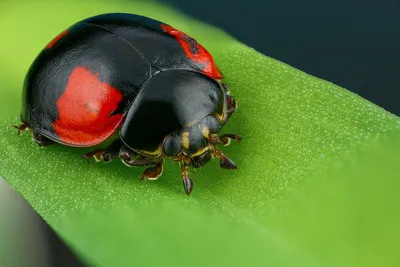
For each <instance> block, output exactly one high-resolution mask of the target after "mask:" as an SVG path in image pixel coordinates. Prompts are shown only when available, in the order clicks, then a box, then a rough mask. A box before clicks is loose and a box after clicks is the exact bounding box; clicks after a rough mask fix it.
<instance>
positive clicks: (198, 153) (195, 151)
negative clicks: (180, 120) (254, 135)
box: [162, 115, 241, 169]
mask: <svg viewBox="0 0 400 267" xmlns="http://www.w3.org/2000/svg"><path fill="white" fill-rule="evenodd" d="M221 127H222V125H221V123H220V122H219V121H218V119H217V118H216V117H215V116H214V115H208V116H206V117H205V118H203V119H202V120H200V121H199V122H197V123H196V124H194V125H191V126H189V127H187V128H184V129H183V130H182V131H180V132H179V133H174V134H171V135H170V136H168V137H167V138H166V139H165V141H164V143H163V147H162V149H163V154H164V155H165V156H166V157H168V158H171V159H172V160H174V161H179V162H181V163H183V165H186V166H190V167H192V168H200V167H202V166H204V165H206V164H207V163H208V162H209V161H210V160H211V159H212V158H213V157H216V158H218V159H219V160H220V166H221V168H224V169H236V168H237V167H236V164H235V163H234V162H233V161H232V160H230V159H229V158H228V157H227V156H225V155H224V154H223V153H222V151H221V150H220V149H219V148H218V145H224V146H227V145H229V144H230V140H231V139H235V140H237V141H238V142H240V140H241V137H240V136H238V135H234V134H227V135H222V136H219V135H218V132H219V130H220V129H221Z"/></svg>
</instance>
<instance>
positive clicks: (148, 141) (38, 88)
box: [21, 13, 223, 149]
mask: <svg viewBox="0 0 400 267" xmlns="http://www.w3.org/2000/svg"><path fill="white" fill-rule="evenodd" d="M162 25H167V24H165V23H162V22H160V21H157V20H153V19H150V18H146V17H142V16H138V15H133V14H123V13H113V14H104V15H99V16H95V17H91V18H87V19H85V20H82V21H79V22H77V23H75V24H74V25H72V26H71V27H69V28H68V33H67V34H66V35H65V36H63V37H62V38H61V39H60V40H58V41H57V42H56V43H55V44H54V45H53V46H52V47H51V48H49V49H44V50H43V51H42V52H41V53H40V54H39V55H38V56H37V58H36V59H35V61H34V62H33V63H32V65H31V67H30V69H29V71H28V73H27V75H26V79H25V83H24V88H23V108H22V112H21V119H22V121H23V122H24V123H26V124H27V125H29V126H30V128H32V129H33V130H34V131H35V132H37V133H40V134H41V135H43V136H45V137H47V138H49V139H51V140H53V141H56V142H59V143H64V144H66V145H70V146H83V147H84V146H92V145H96V144H98V143H101V142H102V141H105V140H100V139H99V142H97V143H94V142H92V143H90V144H89V143H85V142H80V141H79V142H78V141H77V142H75V143H73V142H69V143H68V142H66V141H62V137H61V136H60V134H59V133H58V132H57V131H55V129H54V122H55V121H56V120H57V119H58V118H59V109H58V107H57V100H59V99H60V97H61V96H62V95H63V93H64V92H65V88H66V85H67V82H68V79H69V75H70V74H71V72H72V71H73V70H74V69H75V68H77V67H79V66H85V67H86V68H88V69H89V70H90V71H91V72H92V73H95V74H96V75H97V77H98V79H99V80H100V81H102V82H105V83H107V84H110V85H111V86H112V87H114V88H117V89H118V90H119V91H120V92H121V93H122V95H123V100H122V101H120V103H119V107H118V108H117V109H115V110H114V111H113V112H112V113H111V114H110V116H111V115H115V114H126V113H127V112H128V110H129V107H130V105H131V104H132V103H133V102H135V99H136V97H137V96H138V94H139V93H140V92H141V90H142V88H143V86H144V85H145V84H146V83H148V84H147V85H146V86H147V87H146V88H147V89H146V90H144V91H143V93H141V96H140V99H143V100H139V99H137V100H139V102H137V103H136V102H135V104H134V106H133V107H132V110H131V111H130V112H129V113H128V118H127V120H126V121H125V124H124V126H123V127H122V138H123V139H124V140H126V143H127V144H128V145H129V144H131V145H132V146H140V148H144V149H151V148H153V147H154V146H155V145H156V143H157V142H159V141H160V135H161V133H162V134H165V133H167V132H168V131H170V130H176V129H177V128H179V127H182V126H183V125H184V124H185V123H187V122H189V121H193V120H195V119H197V118H198V117H199V116H200V117H201V116H203V115H204V114H206V113H209V112H213V111H215V110H220V109H221V108H222V106H221V101H222V100H221V99H223V93H221V92H218V90H220V85H219V83H217V82H216V81H215V80H214V79H212V78H208V77H207V75H205V74H204V64H202V63H200V62H197V61H194V60H192V59H191V58H190V57H188V56H187V55H186V54H185V51H184V49H183V47H182V44H181V43H179V42H178V40H177V39H176V37H175V36H173V35H171V34H169V33H167V32H165V30H163V28H162ZM187 45H188V46H189V47H190V49H191V51H192V52H196V51H198V46H197V43H196V42H195V41H194V40H192V39H190V40H188V42H187ZM196 49H197V50H196ZM212 64H214V63H213V62H212ZM164 72H165V74H164ZM180 73H181V74H180ZM153 76H154V77H153ZM170 76H171V77H170ZM152 77H153V78H152ZM163 77H164V78H163ZM168 83H169V85H167V84H168ZM156 84H157V86H156ZM183 84H185V85H186V87H187V88H183V87H182V85H183ZM158 85H160V86H161V85H163V87H158ZM172 87H174V88H172ZM163 88H164V89H165V90H163ZM189 89H190V90H191V91H190V92H189V91H185V90H189ZM93 94H94V95H95V94H96V92H93ZM168 94H173V95H175V96H176V97H177V98H176V99H172V98H170V99H168V101H169V104H170V105H171V106H170V108H171V107H172V106H173V105H175V104H179V105H180V106H181V107H182V108H183V109H182V110H181V111H180V112H181V113H176V112H175V113H174V114H169V113H168V112H167V109H168V108H167V107H166V106H165V107H156V108H155V110H157V114H156V113H151V114H148V115H146V117H138V115H137V114H139V113H138V112H139V111H138V110H140V112H142V111H143V110H144V109H145V107H148V106H149V105H156V103H157V99H159V98H160V97H161V96H166V95H168ZM211 95H219V96H218V97H221V96H222V98H221V99H220V98H218V99H217V100H212V101H211V102H210V100H209V98H207V97H209V96H211ZM169 96H170V97H172V95H169ZM150 99H154V102H153V103H152V104H151V103H149V102H148V101H149V100H150ZM166 99H167V98H164V97H163V100H166ZM140 101H144V102H143V103H142V102H140ZM168 101H167V102H168ZM183 103H185V105H186V106H185V105H183ZM213 105H214V106H213ZM183 106H185V107H183ZM187 112H189V113H187ZM190 112H191V113H190ZM140 114H141V113H140ZM189 114H191V115H189ZM174 116H176V117H174ZM71 120H72V119H71ZM174 120H175V121H174ZM148 121H151V122H153V123H154V124H153V126H151V124H149V122H148ZM166 122H168V123H166ZM157 123H161V124H159V126H157V127H158V128H160V127H161V128H162V129H161V130H157V129H155V128H154V126H155V125H157ZM163 123H164V124H165V123H166V124H167V126H161V125H164V124H163ZM131 125H133V126H131ZM78 126H79V125H78ZM95 126H96V125H88V126H87V127H95ZM152 127H153V128H152ZM84 129H85V126H84V125H82V126H81V130H82V131H83V130H84ZM78 130H79V129H78ZM115 130H117V126H116V129H115ZM152 130H155V132H156V133H154V134H149V131H150V132H151V131H152ZM143 132H147V135H143ZM133 136H134V137H135V138H133ZM136 138H138V139H136ZM134 139H135V140H134ZM139 144H140V145H139Z"/></svg>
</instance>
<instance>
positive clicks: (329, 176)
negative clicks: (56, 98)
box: [0, 1, 400, 267]
mask: <svg viewBox="0 0 400 267" xmlns="http://www.w3.org/2000/svg"><path fill="white" fill-rule="evenodd" d="M121 11H122V12H131V13H138V14H142V15H146V16H151V17H154V18H156V19H159V20H162V21H165V22H167V23H169V24H171V25H173V26H175V27H177V28H180V29H182V30H183V31H185V32H187V33H189V34H190V35H192V36H193V37H195V38H196V39H197V40H198V41H200V42H201V43H203V44H204V45H205V47H206V48H207V49H209V50H210V51H211V52H212V54H213V55H214V57H215V59H216V61H217V63H218V65H219V66H220V67H221V70H222V71H223V73H224V74H225V75H226V82H227V83H228V84H229V85H230V88H231V92H232V94H233V95H234V96H235V98H236V99H237V101H238V104H239V108H238V110H237V112H236V113H235V114H234V115H233V117H232V119H231V120H230V121H229V123H228V124H227V125H226V126H225V128H224V130H223V131H224V132H226V133H238V134H241V135H242V136H243V142H242V144H240V145H237V144H232V145H231V146H230V147H227V148H225V149H224V151H225V152H226V154H228V155H229V156H230V157H231V158H232V159H233V160H234V161H235V162H236V163H237V164H238V166H239V169H238V170H237V171H225V170H221V169H220V168H219V166H218V162H216V161H213V162H211V163H209V164H208V165H207V166H206V167H204V168H202V169H199V170H197V171H193V174H192V178H193V179H194V181H195V188H194V191H193V193H192V195H190V196H189V197H188V196H186V195H185V194H184V193H183V188H182V184H181V180H180V174H179V168H178V166H177V165H176V164H172V163H170V162H169V163H168V164H167V166H166V168H165V172H164V174H163V176H162V177H161V178H160V179H159V180H157V181H152V182H146V183H140V182H139V180H138V177H139V176H140V174H141V172H142V169H140V168H137V169H136V168H127V167H125V166H124V165H123V164H122V163H120V162H119V161H115V162H112V163H110V164H97V165H91V166H89V165H88V164H87V162H86V161H84V160H82V159H81V158H80V156H81V155H82V154H83V153H85V152H86V151H89V150H88V149H72V148H67V147H62V146H52V147H48V148H45V149H39V147H38V146H37V145H36V144H34V143H33V142H32V141H31V135H30V133H28V132H26V133H25V132H24V133H23V134H22V135H21V136H17V135H16V132H15V129H12V128H11V127H10V126H11V125H13V124H16V123H19V121H18V117H19V107H20V104H21V102H20V98H21V95H20V94H21V85H22V81H23V78H24V75H25V72H26V71H27V69H28V68H29V65H30V63H31V62H32V60H33V59H34V58H35V56H36V55H37V53H38V52H39V51H40V49H41V48H42V47H43V46H44V45H45V44H46V43H47V42H48V41H49V40H51V39H52V37H54V35H56V34H57V33H59V32H60V31H62V30H63V29H64V28H66V27H67V26H69V25H70V24H72V23H74V22H75V21H77V20H79V19H82V18H84V17H87V16H91V15H95V14H99V13H105V12H121ZM221 16H226V17H227V19H230V18H229V14H221ZM0 25H1V30H2V36H7V38H5V40H2V42H1V45H0V46H1V47H0V58H1V63H0V64H1V65H0V94H1V97H0V110H1V113H0V153H1V155H2V157H1V159H0V175H1V176H2V177H4V178H5V179H6V180H7V181H8V182H9V183H10V184H11V185H12V186H13V187H14V188H15V189H16V190H17V191H18V192H20V193H21V194H22V195H23V196H24V197H25V199H26V200H27V201H28V202H29V203H30V204H31V205H32V206H33V208H34V209H35V210H36V211H37V212H38V213H39V214H40V215H41V216H42V217H43V218H44V219H45V220H46V221H47V222H48V223H49V224H50V225H51V226H52V227H53V228H54V229H55V230H56V231H57V232H58V233H59V234H60V235H61V236H62V237H63V238H64V239H65V240H66V241H67V242H68V243H69V244H70V245H71V246H72V247H73V248H74V249H75V250H76V251H77V252H78V253H79V254H80V255H81V256H82V257H83V258H84V259H85V260H86V261H87V262H90V263H92V264H95V265H98V266H132V265H135V266H155V265H157V266H160V265H161V266H165V265H168V266H169V265H171V266H340V267H343V266H352V267H354V266H398V265H399V263H400V262H399V257H398V256H397V254H398V253H397V250H396V247H397V240H398V239H399V237H400V236H399V230H398V225H399V224H400V218H399V216H398V212H397V211H398V207H397V203H400V197H399V194H398V190H399V186H400V182H399V179H398V178H399V175H398V174H399V173H400V167H399V164H398V158H399V151H400V150H399V149H400V138H399V136H400V120H399V118H398V117H397V116H394V115H392V114H390V113H388V112H386V111H385V110H383V109H382V108H380V107H377V106H376V105H374V104H372V103H370V102H368V101H367V100H364V99H362V98H361V97H359V96H357V95H355V94H353V93H351V92H349V91H347V90H346V89H344V88H341V87H338V86H336V85H334V84H332V83H329V82H326V81H323V80H320V79H318V78H315V77H312V76H310V75H308V74H306V73H303V72H301V71H299V70H297V69H294V68H292V67H290V66H288V65H286V64H284V63H281V62H279V61H276V60H274V59H271V58H269V57H267V56H264V55H262V54H260V53H258V52H257V51H254V50H253V49H251V48H249V47H247V46H245V45H244V44H241V43H239V42H238V41H236V40H234V38H232V37H230V36H228V35H227V34H226V33H223V32H222V31H220V30H218V29H215V28H213V27H211V26H208V25H204V24H202V23H199V22H197V21H195V20H193V19H191V18H188V17H186V16H184V15H182V14H180V13H178V12H176V11H174V10H172V9H170V8H168V7H165V6H163V5H161V4H157V3H153V2H147V1H136V2H133V1H129V2H123V1H113V2H110V1H96V3H95V4H94V2H93V3H90V4H89V2H85V3H84V2H83V1H82V2H81V3H78V2H77V1H75V2H74V1H70V2H64V3H62V2H56V1H52V2H51V1H35V2H34V3H33V1H31V2H27V1H21V2H16V1H12V2H11V1H9V2H7V5H5V4H4V5H3V7H2V9H1V11H0ZM271 41H273V40H271ZM293 49H296V47H295V44H294V45H293ZM377 89H378V88H377Z"/></svg>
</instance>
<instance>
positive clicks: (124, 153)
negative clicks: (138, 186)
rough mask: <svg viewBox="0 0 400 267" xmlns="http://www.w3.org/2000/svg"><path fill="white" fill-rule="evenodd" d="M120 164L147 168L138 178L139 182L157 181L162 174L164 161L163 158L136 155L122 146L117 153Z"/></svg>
mask: <svg viewBox="0 0 400 267" xmlns="http://www.w3.org/2000/svg"><path fill="white" fill-rule="evenodd" d="M119 156H120V158H121V160H122V162H123V163H124V164H125V165H127V166H128V167H143V166H149V167H147V168H146V169H145V170H144V171H143V174H142V175H141V176H140V181H143V180H157V179H158V178H159V177H160V176H161V175H162V173H163V169H164V160H163V158H159V157H157V158H151V157H146V156H143V155H141V154H138V153H136V152H134V151H132V150H130V149H127V148H126V147H125V146H122V147H121V149H120V152H119Z"/></svg>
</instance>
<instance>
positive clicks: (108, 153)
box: [82, 139, 122, 163]
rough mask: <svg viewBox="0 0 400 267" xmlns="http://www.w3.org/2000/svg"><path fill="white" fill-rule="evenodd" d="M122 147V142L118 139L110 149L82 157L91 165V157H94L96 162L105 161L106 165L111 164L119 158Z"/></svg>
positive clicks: (102, 149) (94, 151)
mask: <svg viewBox="0 0 400 267" xmlns="http://www.w3.org/2000/svg"><path fill="white" fill-rule="evenodd" d="M121 145H122V141H121V140H120V139H116V140H114V141H113V142H112V143H111V144H110V145H109V146H108V147H106V148H100V149H96V150H93V151H91V152H89V153H86V154H85V155H82V158H85V159H86V160H87V161H88V162H89V163H90V158H91V157H93V158H94V159H95V161H96V162H100V161H103V162H105V163H109V162H111V161H112V160H113V159H114V158H115V157H116V156H118V153H119V150H120V148H121Z"/></svg>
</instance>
